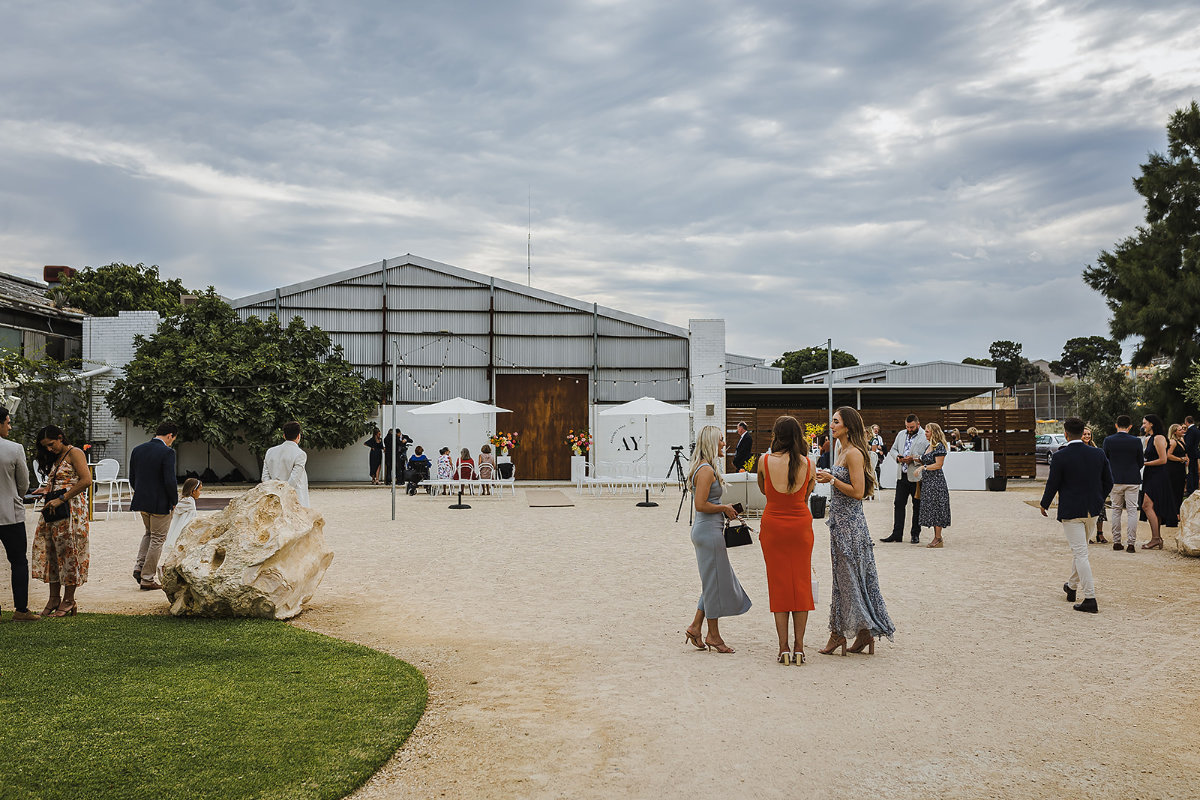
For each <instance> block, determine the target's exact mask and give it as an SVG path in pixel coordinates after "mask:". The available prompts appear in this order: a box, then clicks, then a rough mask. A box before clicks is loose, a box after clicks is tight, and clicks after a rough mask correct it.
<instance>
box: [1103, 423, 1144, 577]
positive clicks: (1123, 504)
mask: <svg viewBox="0 0 1200 800" xmlns="http://www.w3.org/2000/svg"><path fill="white" fill-rule="evenodd" d="M1116 425H1117V432H1116V433H1110V434H1109V435H1108V436H1105V437H1104V455H1106V456H1108V466H1109V468H1110V469H1111V470H1112V478H1113V488H1112V494H1110V495H1109V497H1110V498H1111V499H1112V518H1111V519H1110V520H1109V522H1110V523H1111V524H1110V525H1109V529H1110V530H1111V531H1112V537H1113V550H1126V551H1127V552H1130V553H1136V552H1137V547H1136V544H1137V526H1138V516H1139V515H1138V492H1139V491H1140V490H1141V488H1142V464H1143V463H1144V462H1145V460H1146V456H1145V453H1144V452H1143V451H1142V440H1141V439H1139V438H1138V437H1136V436H1134V435H1133V434H1132V433H1130V432H1129V429H1130V428H1132V427H1133V420H1131V419H1130V418H1129V415H1127V414H1122V415H1121V416H1119V417H1117V423H1116ZM1122 511H1124V512H1125V544H1126V545H1128V547H1125V546H1124V545H1122V544H1121V512H1122Z"/></svg>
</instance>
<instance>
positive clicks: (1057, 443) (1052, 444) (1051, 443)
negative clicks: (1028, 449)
mask: <svg viewBox="0 0 1200 800" xmlns="http://www.w3.org/2000/svg"><path fill="white" fill-rule="evenodd" d="M1066 443H1067V437H1066V436H1063V435H1062V434H1061V433H1039V434H1038V435H1037V437H1036V439H1035V440H1034V447H1033V460H1034V461H1042V462H1045V463H1047V464H1049V463H1050V459H1051V458H1053V457H1054V454H1055V453H1057V452H1058V451H1059V448H1061V447H1062V446H1063V445H1065V444H1066Z"/></svg>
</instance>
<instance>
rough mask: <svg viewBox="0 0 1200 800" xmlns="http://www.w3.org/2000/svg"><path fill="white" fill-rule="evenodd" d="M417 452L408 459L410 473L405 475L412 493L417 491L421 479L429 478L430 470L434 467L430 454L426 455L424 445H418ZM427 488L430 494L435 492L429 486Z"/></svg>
mask: <svg viewBox="0 0 1200 800" xmlns="http://www.w3.org/2000/svg"><path fill="white" fill-rule="evenodd" d="M415 453H416V454H415V455H414V456H413V457H412V458H410V459H408V473H407V474H406V475H405V479H406V480H407V481H408V487H407V489H408V493H409V494H410V495H412V494H416V493H417V485H418V484H420V483H421V481H427V480H429V471H430V469H431V468H432V465H431V464H430V463H429V456H427V455H425V448H424V447H421V446H419V445H418V446H417V449H416V451H415ZM425 488H426V491H428V492H429V493H430V494H432V493H433V490H432V489H429V487H425Z"/></svg>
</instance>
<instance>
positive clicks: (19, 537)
mask: <svg viewBox="0 0 1200 800" xmlns="http://www.w3.org/2000/svg"><path fill="white" fill-rule="evenodd" d="M11 430H12V416H11V415H10V414H9V413H8V409H7V408H4V407H2V406H0V436H2V437H4V438H2V439H0V541H3V542H4V553H5V555H7V556H8V563H9V565H10V566H11V567H12V594H13V608H14V609H15V611H13V617H12V618H13V619H14V620H19V621H21V622H32V621H34V620H39V619H41V617H39V616H38V615H37V614H34V613H31V612H30V610H29V559H28V558H27V557H26V556H25V549H26V545H27V544H28V542H27V540H26V537H25V502H24V497H25V492H27V491H29V467H28V465H26V464H25V448H24V447H21V445H19V444H17V443H16V442H10V441H9V440H8V434H9V432H10V431H11Z"/></svg>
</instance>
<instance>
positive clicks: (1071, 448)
mask: <svg viewBox="0 0 1200 800" xmlns="http://www.w3.org/2000/svg"><path fill="white" fill-rule="evenodd" d="M1083 427H1084V426H1083V420H1081V419H1080V418H1079V417H1068V418H1067V419H1066V420H1065V421H1064V422H1063V433H1065V434H1066V436H1067V443H1066V444H1065V445H1063V447H1062V449H1060V450H1059V451H1058V452H1057V453H1055V454H1054V458H1052V459H1051V460H1050V477H1048V478H1047V479H1046V491H1045V492H1043V493H1042V502H1041V504H1040V505H1041V512H1042V516H1043V517H1044V516H1046V509H1048V508H1049V507H1050V503H1051V502H1053V500H1054V496H1055V495H1058V520H1059V522H1061V523H1062V526H1063V533H1064V534H1065V535H1066V537H1067V544H1069V545H1070V546H1071V553H1072V554H1073V555H1074V557H1075V571H1074V572H1072V573H1071V577H1070V578H1069V579H1068V580H1067V582H1066V583H1064V584H1063V591H1064V592H1066V593H1067V600H1068V601H1069V602H1074V601H1075V592H1076V591H1077V590H1078V589H1083V602H1081V603H1077V604H1076V605H1075V606H1074V609H1075V610H1076V611H1086V612H1089V613H1092V614H1095V613H1096V612H1097V611H1098V610H1099V609H1098V608H1097V607H1096V584H1095V582H1094V581H1093V580H1092V565H1091V564H1090V563H1089V562H1088V539H1090V538H1092V535H1093V534H1094V533H1095V532H1096V519H1097V518H1098V517H1099V516H1100V515H1101V514H1103V513H1104V496H1105V495H1106V494H1108V493H1109V492H1110V491H1112V487H1113V479H1112V471H1111V470H1110V469H1109V467H1108V459H1107V458H1106V457H1105V456H1104V452H1103V451H1102V450H1098V449H1097V448H1095V447H1088V446H1087V445H1086V444H1084V443H1083V439H1082V437H1083Z"/></svg>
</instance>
